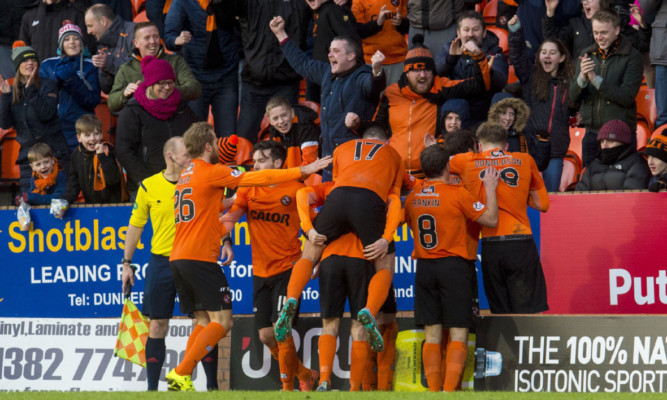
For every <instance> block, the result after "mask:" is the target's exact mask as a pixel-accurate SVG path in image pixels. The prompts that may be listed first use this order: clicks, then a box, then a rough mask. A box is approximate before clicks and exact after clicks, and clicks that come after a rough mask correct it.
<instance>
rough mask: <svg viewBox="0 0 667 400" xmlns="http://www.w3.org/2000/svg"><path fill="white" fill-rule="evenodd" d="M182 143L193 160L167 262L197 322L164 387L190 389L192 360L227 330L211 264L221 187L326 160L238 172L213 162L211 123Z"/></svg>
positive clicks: (254, 182) (289, 173)
mask: <svg viewBox="0 0 667 400" xmlns="http://www.w3.org/2000/svg"><path fill="white" fill-rule="evenodd" d="M183 142H184V143H185V147H186V149H187V150H188V153H189V154H190V156H191V157H192V160H193V161H192V163H191V164H190V165H189V166H188V167H187V168H186V169H185V170H184V171H183V173H182V174H181V177H180V179H179V181H178V183H177V185H176V193H175V195H174V208H175V214H176V235H175V238H174V245H173V249H172V252H171V256H170V259H169V261H170V266H171V270H172V274H173V275H174V283H175V285H176V290H177V292H178V298H179V301H180V306H181V312H183V314H194V316H195V318H197V326H196V327H195V329H194V330H193V331H192V334H191V335H190V338H189V339H188V345H187V347H186V350H185V357H184V358H183V361H181V363H180V364H178V366H177V367H176V368H174V369H173V370H171V372H169V374H167V377H166V378H167V382H168V383H169V389H170V390H176V391H179V390H185V391H192V390H194V388H193V386H192V380H191V378H190V375H191V374H192V371H193V369H194V368H195V366H196V364H197V362H198V361H199V360H201V358H202V357H203V356H205V355H206V353H208V351H210V348H212V347H213V346H215V345H216V344H217V343H218V341H219V340H220V339H222V338H223V337H225V335H226V334H227V332H228V331H229V330H230V329H231V328H232V310H231V307H232V304H231V295H230V292H229V285H228V283H227V279H226V278H225V274H224V273H223V272H222V269H221V268H220V267H219V266H218V264H217V260H218V258H219V256H220V238H221V237H222V236H223V235H224V233H225V232H224V228H223V226H222V224H220V222H219V221H218V213H219V211H220V204H222V198H223V193H224V189H225V188H227V187H229V188H232V189H235V188H236V187H237V186H266V185H275V184H279V183H283V182H287V181H290V180H297V179H300V178H302V177H303V175H306V176H307V175H310V174H312V173H314V172H317V171H319V170H320V169H322V168H324V167H325V166H327V165H329V164H330V163H331V159H330V158H324V159H321V160H316V161H315V162H313V163H311V164H309V165H307V166H304V167H301V168H289V169H281V170H264V171H256V172H241V171H238V170H232V169H231V168H229V167H227V166H224V165H221V164H217V162H218V155H217V146H216V137H215V133H214V131H213V127H212V126H211V125H209V124H207V123H205V122H199V123H195V124H193V125H192V126H191V127H190V129H188V131H187V132H186V133H185V135H184V136H183ZM207 349H208V350H207Z"/></svg>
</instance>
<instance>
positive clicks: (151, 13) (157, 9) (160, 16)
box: [145, 0, 171, 37]
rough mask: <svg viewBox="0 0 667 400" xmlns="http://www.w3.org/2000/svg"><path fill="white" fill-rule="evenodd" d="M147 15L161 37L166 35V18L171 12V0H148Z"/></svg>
mask: <svg viewBox="0 0 667 400" xmlns="http://www.w3.org/2000/svg"><path fill="white" fill-rule="evenodd" d="M145 4H146V17H148V20H149V21H151V22H152V23H154V24H155V26H156V27H157V29H158V31H159V32H160V37H164V20H165V18H166V17H167V12H169V7H170V6H171V0H169V1H167V0H146V3H145Z"/></svg>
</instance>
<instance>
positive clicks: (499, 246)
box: [482, 236, 549, 314]
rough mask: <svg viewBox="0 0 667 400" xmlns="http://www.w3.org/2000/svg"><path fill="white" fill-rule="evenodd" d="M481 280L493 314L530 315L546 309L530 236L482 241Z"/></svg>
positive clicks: (535, 249)
mask: <svg viewBox="0 0 667 400" xmlns="http://www.w3.org/2000/svg"><path fill="white" fill-rule="evenodd" d="M482 276H483V278H484V291H485V292H486V297H487V298H488V300H489V306H490V308H491V312H492V313H494V314H532V313H538V312H542V311H546V310H548V309H549V305H548V303H547V284H546V282H545V280H544V272H543V271H542V263H541V262H540V255H539V254H538V252H537V246H536V245H535V241H534V240H533V238H532V236H529V238H527V239H515V240H497V239H495V238H486V239H482Z"/></svg>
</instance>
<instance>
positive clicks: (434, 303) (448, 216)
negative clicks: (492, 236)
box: [405, 145, 499, 392]
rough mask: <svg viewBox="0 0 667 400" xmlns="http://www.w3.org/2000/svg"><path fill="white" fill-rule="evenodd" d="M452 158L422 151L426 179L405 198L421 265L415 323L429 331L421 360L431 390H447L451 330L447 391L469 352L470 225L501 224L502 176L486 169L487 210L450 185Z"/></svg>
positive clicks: (437, 150)
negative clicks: (445, 335)
mask: <svg viewBox="0 0 667 400" xmlns="http://www.w3.org/2000/svg"><path fill="white" fill-rule="evenodd" d="M448 160H449V153H448V152H447V151H446V150H445V149H444V148H442V147H440V146H437V145H436V146H430V147H427V148H426V149H425V150H424V151H422V153H421V155H420V162H421V165H422V167H423V168H424V173H425V175H426V178H427V179H425V180H424V182H423V183H422V185H421V186H417V187H416V188H415V189H414V190H413V191H412V192H410V194H409V195H408V196H407V198H406V199H405V219H406V222H407V223H408V225H409V226H410V227H411V228H412V232H413V236H414V238H415V245H414V246H415V248H414V252H413V253H412V258H414V259H416V260H417V272H416V274H415V323H417V324H418V325H422V324H423V325H424V326H425V336H426V337H425V339H424V347H423V349H422V354H423V355H422V361H423V363H424V371H425V373H426V380H427V382H428V387H429V390H431V391H439V390H440V388H442V387H443V382H442V370H441V363H442V360H441V357H442V355H441V354H442V353H441V340H442V329H443V327H444V328H449V336H450V338H451V341H450V343H449V344H448V345H447V352H446V353H447V359H446V370H445V372H446V373H445V382H444V390H445V391H448V392H451V391H454V390H455V389H456V387H457V386H458V384H459V381H460V379H461V375H462V374H463V369H464V367H465V360H466V356H467V353H468V346H467V341H468V329H469V328H470V327H471V326H472V314H471V312H470V310H471V308H472V302H473V290H472V285H471V281H472V280H473V275H474V270H473V269H471V268H470V263H469V261H468V260H467V257H468V253H469V251H468V240H467V238H468V234H467V221H468V220H472V221H476V222H478V223H480V224H482V225H484V226H487V227H491V228H493V227H495V226H496V225H497V223H498V204H497V202H496V194H495V192H496V187H497V186H498V176H499V174H498V172H497V171H496V170H495V169H493V168H486V169H484V178H483V182H484V190H485V194H486V201H487V204H486V206H485V205H484V204H482V203H481V202H479V201H477V198H476V197H475V196H473V195H472V194H471V193H470V192H469V191H467V190H466V189H465V188H464V187H463V186H460V185H451V184H449V183H448V182H449V169H448V167H447V163H448Z"/></svg>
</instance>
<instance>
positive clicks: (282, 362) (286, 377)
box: [278, 337, 298, 391]
mask: <svg viewBox="0 0 667 400" xmlns="http://www.w3.org/2000/svg"><path fill="white" fill-rule="evenodd" d="M297 360H298V359H297V356H296V348H295V347H294V339H293V338H291V337H290V338H289V339H287V340H286V341H284V342H279V343H278V365H279V366H280V380H281V381H282V382H283V391H292V390H294V373H295V372H296V368H297Z"/></svg>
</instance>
